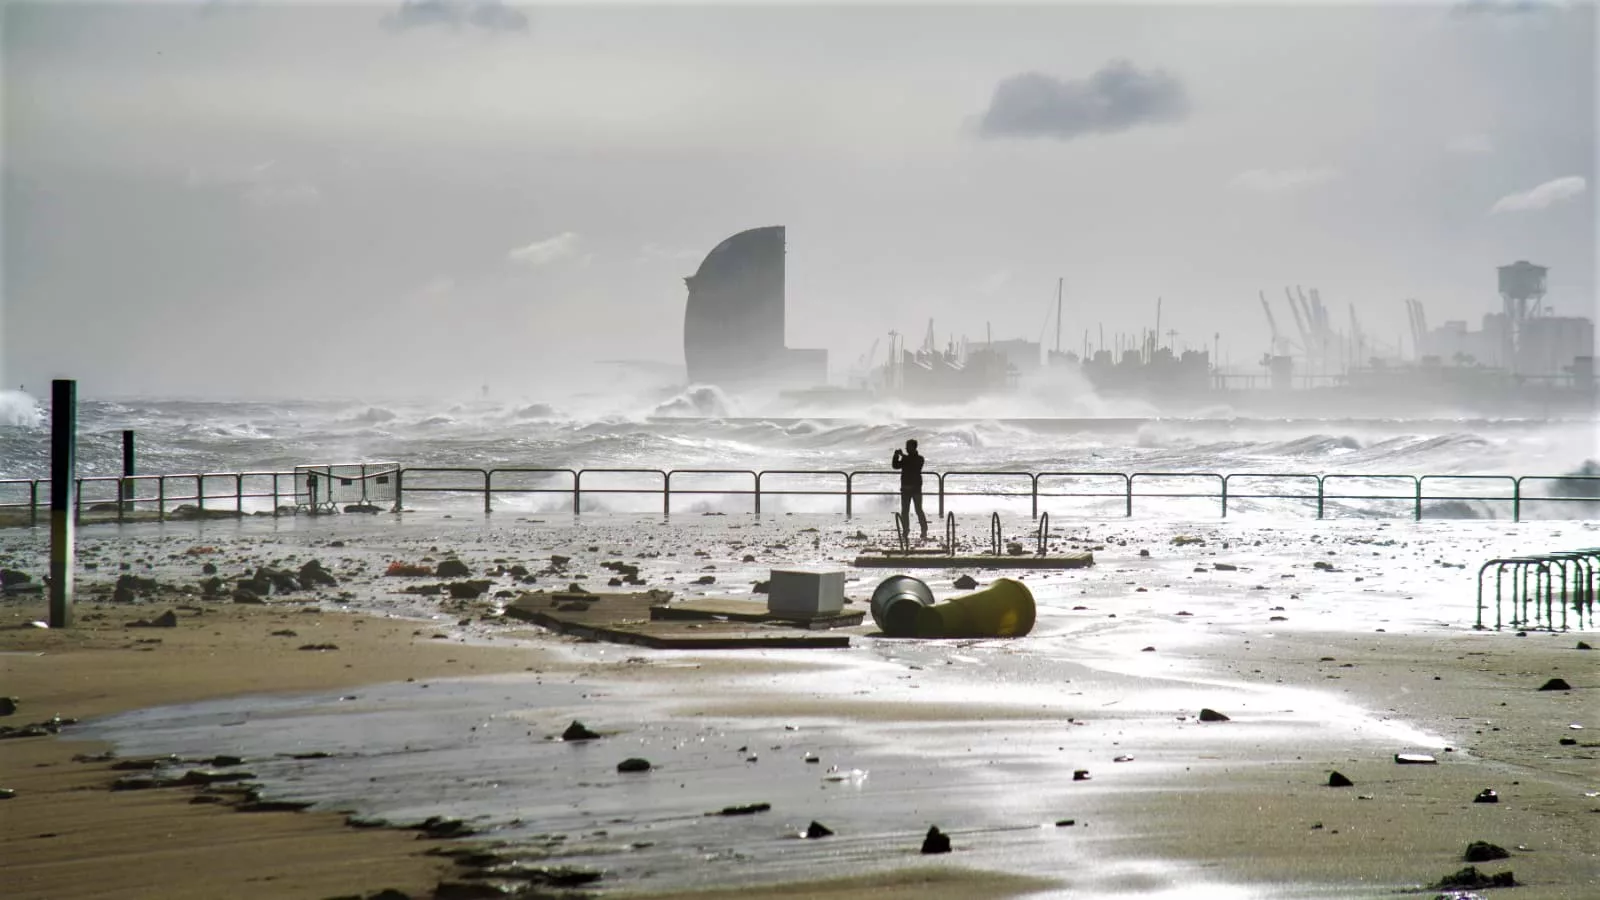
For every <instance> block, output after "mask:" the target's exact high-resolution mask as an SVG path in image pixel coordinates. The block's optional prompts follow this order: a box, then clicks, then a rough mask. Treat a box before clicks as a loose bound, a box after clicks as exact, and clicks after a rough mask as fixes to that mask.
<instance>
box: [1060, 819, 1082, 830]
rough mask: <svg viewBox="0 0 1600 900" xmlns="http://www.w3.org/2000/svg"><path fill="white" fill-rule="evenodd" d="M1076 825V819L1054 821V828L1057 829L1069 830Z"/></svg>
mask: <svg viewBox="0 0 1600 900" xmlns="http://www.w3.org/2000/svg"><path fill="white" fill-rule="evenodd" d="M1076 824H1078V820H1077V819H1057V820H1056V827H1057V828H1071V827H1072V826H1074V825H1076Z"/></svg>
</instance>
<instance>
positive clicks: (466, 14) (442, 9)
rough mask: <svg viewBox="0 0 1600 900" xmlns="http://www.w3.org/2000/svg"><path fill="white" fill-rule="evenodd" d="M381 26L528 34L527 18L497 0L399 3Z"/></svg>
mask: <svg viewBox="0 0 1600 900" xmlns="http://www.w3.org/2000/svg"><path fill="white" fill-rule="evenodd" d="M383 24H384V25H385V26H386V27H388V28H392V29H394V30H396V31H404V30H406V29H410V28H427V27H430V26H442V27H445V28H455V29H459V28H461V27H463V26H470V27H473V28H482V29H484V30H485V31H527V30H528V17H527V16H526V15H523V14H522V13H521V12H520V11H518V10H515V9H512V8H511V7H509V6H506V5H505V4H504V3H501V2H500V0H401V3H400V8H399V9H398V10H396V11H395V12H393V13H391V14H390V15H387V16H385V17H384V19H383Z"/></svg>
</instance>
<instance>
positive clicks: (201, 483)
mask: <svg viewBox="0 0 1600 900" xmlns="http://www.w3.org/2000/svg"><path fill="white" fill-rule="evenodd" d="M328 487H329V488H332V487H333V485H329V486H328ZM194 505H195V508H196V509H197V510H199V511H200V512H205V511H206V476H205V473H204V472H201V473H199V474H197V475H195V476H194Z"/></svg>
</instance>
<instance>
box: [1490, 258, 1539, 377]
mask: <svg viewBox="0 0 1600 900" xmlns="http://www.w3.org/2000/svg"><path fill="white" fill-rule="evenodd" d="M1549 271H1550V270H1549V269H1547V268H1545V267H1544V266H1536V265H1534V264H1533V263H1530V262H1528V261H1527V260H1525V259H1519V260H1517V261H1516V262H1514V263H1512V264H1511V265H1509V266H1501V267H1500V300H1501V302H1502V303H1503V304H1504V307H1505V316H1506V330H1505V343H1506V345H1507V346H1506V348H1505V357H1504V358H1505V359H1506V360H1508V361H1511V360H1516V359H1517V356H1518V354H1517V347H1518V346H1519V345H1520V344H1521V341H1522V323H1523V322H1525V321H1527V319H1528V317H1529V316H1530V315H1532V314H1534V313H1536V312H1537V311H1538V308H1539V301H1541V300H1543V299H1544V277H1545V274H1546V273H1547V272H1549ZM1512 368H1513V371H1515V368H1516V366H1515V363H1514V362H1513V364H1512Z"/></svg>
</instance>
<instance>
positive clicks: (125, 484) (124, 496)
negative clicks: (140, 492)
mask: <svg viewBox="0 0 1600 900" xmlns="http://www.w3.org/2000/svg"><path fill="white" fill-rule="evenodd" d="M133 469H134V466H133V429H131V428H125V429H123V431H122V483H121V484H120V485H119V488H118V491H117V495H118V497H117V499H119V500H121V501H122V508H123V509H132V508H133V482H131V481H129V480H128V479H129V478H132V477H133V474H134V473H133Z"/></svg>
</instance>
